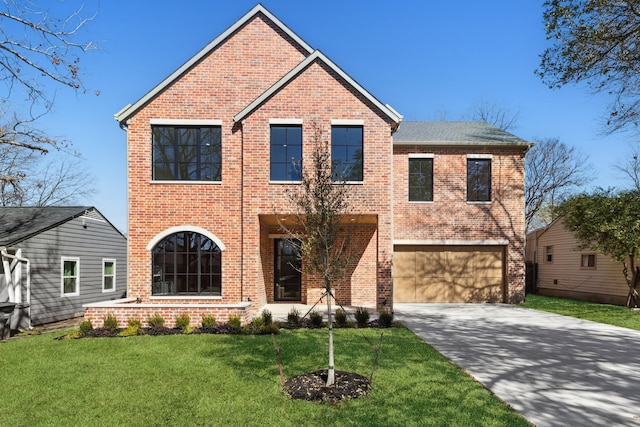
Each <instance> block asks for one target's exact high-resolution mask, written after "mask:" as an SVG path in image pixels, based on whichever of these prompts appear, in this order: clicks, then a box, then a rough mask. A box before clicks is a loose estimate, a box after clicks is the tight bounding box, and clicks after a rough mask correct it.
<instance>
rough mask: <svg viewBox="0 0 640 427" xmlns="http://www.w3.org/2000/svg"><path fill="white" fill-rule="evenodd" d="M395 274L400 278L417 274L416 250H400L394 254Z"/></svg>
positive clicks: (412, 276)
mask: <svg viewBox="0 0 640 427" xmlns="http://www.w3.org/2000/svg"><path fill="white" fill-rule="evenodd" d="M393 275H394V277H399V278H414V277H415V276H416V252H415V251H411V252H408V251H398V252H395V253H394V255H393Z"/></svg>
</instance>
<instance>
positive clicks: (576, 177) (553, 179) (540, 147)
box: [525, 138, 592, 231]
mask: <svg viewBox="0 0 640 427" xmlns="http://www.w3.org/2000/svg"><path fill="white" fill-rule="evenodd" d="M587 159H588V158H587V156H585V155H584V154H582V153H580V152H579V151H578V150H577V149H576V148H575V147H570V146H568V145H566V144H564V143H562V142H560V141H559V140H558V139H557V138H548V139H544V140H541V141H539V142H537V143H536V145H534V146H533V147H532V148H531V149H530V150H529V152H528V153H527V157H526V160H525V171H526V173H525V224H526V228H527V231H530V230H532V229H533V228H532V227H533V226H535V227H536V228H537V227H538V226H544V225H547V224H549V223H550V222H551V221H552V220H553V219H554V218H553V217H552V216H550V215H549V214H550V213H551V212H553V207H554V206H555V205H557V204H558V203H559V202H561V201H562V200H564V198H565V197H566V196H567V195H568V194H570V193H571V191H574V190H577V189H578V188H579V187H580V186H582V185H584V184H586V183H587V182H589V181H590V180H591V179H592V176H591V174H590V172H589V166H588V164H587Z"/></svg>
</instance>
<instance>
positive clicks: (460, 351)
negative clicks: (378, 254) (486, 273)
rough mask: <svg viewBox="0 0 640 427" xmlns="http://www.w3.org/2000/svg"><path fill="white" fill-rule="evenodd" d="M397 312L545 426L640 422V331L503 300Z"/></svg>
mask: <svg viewBox="0 0 640 427" xmlns="http://www.w3.org/2000/svg"><path fill="white" fill-rule="evenodd" d="M394 311H395V319H396V320H399V321H401V322H402V323H403V324H404V325H406V326H407V327H408V328H410V329H411V330H412V331H414V332H415V333H416V334H417V335H418V336H419V337H421V338H422V339H424V340H425V341H426V342H427V343H429V344H430V345H432V346H433V347H435V348H436V349H437V350H438V351H439V352H440V353H442V354H443V355H444V356H446V357H447V358H449V359H450V360H451V361H453V362H454V363H455V364H456V365H458V366H459V367H461V368H462V369H464V370H466V371H467V372H468V373H469V374H470V375H472V376H473V377H474V378H476V379H477V380H478V381H479V382H481V383H482V384H484V385H485V386H486V387H487V388H489V389H490V390H491V391H492V392H493V393H495V394H496V395H497V396H498V397H499V398H501V399H502V400H504V401H505V402H507V403H508V404H509V405H511V406H512V407H513V408H514V409H515V410H516V411H518V412H520V413H521V414H522V415H523V416H524V417H526V418H527V419H528V420H529V421H531V422H532V423H533V424H535V425H536V426H538V427H547V426H562V427H566V426H639V425H640V332H638V331H632V330H630V329H625V328H618V327H615V326H609V325H604V324H600V323H594V322H589V321H585V320H579V319H574V318H571V317H566V316H559V315H555V314H550V313H545V312H541V311H537V310H530V309H525V308H520V307H515V306H510V305H502V304H394Z"/></svg>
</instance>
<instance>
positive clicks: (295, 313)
mask: <svg viewBox="0 0 640 427" xmlns="http://www.w3.org/2000/svg"><path fill="white" fill-rule="evenodd" d="M287 322H289V323H290V324H292V325H297V324H298V323H300V310H298V309H297V308H295V307H291V310H289V313H287Z"/></svg>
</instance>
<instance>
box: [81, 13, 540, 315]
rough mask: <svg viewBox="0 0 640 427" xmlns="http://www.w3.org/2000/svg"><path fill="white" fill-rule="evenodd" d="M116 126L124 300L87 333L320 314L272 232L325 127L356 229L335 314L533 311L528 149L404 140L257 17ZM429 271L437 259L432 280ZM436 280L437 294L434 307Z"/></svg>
mask: <svg viewBox="0 0 640 427" xmlns="http://www.w3.org/2000/svg"><path fill="white" fill-rule="evenodd" d="M115 117H116V120H117V121H118V122H119V123H120V126H121V127H122V128H123V129H124V130H126V132H127V158H128V196H129V199H128V203H129V206H128V211H129V233H128V243H129V249H128V260H129V282H128V298H127V299H125V300H122V301H120V302H119V303H117V304H111V305H101V306H96V305H91V306H87V307H86V309H85V316H86V317H88V318H91V319H92V320H98V319H101V318H102V317H104V316H105V315H106V314H107V313H111V314H115V315H117V316H118V317H119V318H121V319H122V321H125V320H126V319H127V318H131V317H139V318H141V319H143V320H145V319H146V318H147V317H148V316H149V315H150V314H153V313H160V314H161V315H163V317H164V318H165V320H166V321H167V324H169V325H171V324H172V322H173V320H174V319H175V317H176V316H177V315H179V314H180V313H182V312H188V313H189V314H190V316H191V318H192V320H193V321H194V322H197V321H199V319H200V317H201V316H202V314H205V313H207V314H214V315H215V316H216V317H217V318H218V319H219V320H222V321H224V320H226V319H227V318H228V316H230V315H234V314H238V315H240V316H241V317H242V318H243V319H244V320H245V321H247V320H249V319H250V318H251V316H253V315H255V314H257V313H258V312H259V311H260V310H261V308H262V307H264V306H265V305H266V304H273V303H291V302H296V303H302V304H306V303H309V304H312V303H314V302H315V301H316V300H317V298H318V297H319V296H320V295H321V291H322V289H321V287H318V286H317V285H315V283H316V282H317V281H314V280H313V279H312V278H309V277H306V275H304V274H301V273H299V272H298V270H297V269H296V268H293V267H295V265H296V264H298V265H300V264H302V265H304V260H300V259H299V257H297V256H296V254H295V253H294V251H292V248H291V245H290V244H289V243H288V242H287V241H286V240H285V239H283V235H282V231H281V229H280V227H279V222H278V221H282V220H283V218H284V220H285V221H286V218H287V215H290V214H291V213H292V212H291V206H290V202H289V201H288V199H287V198H286V195H285V192H286V190H287V188H290V187H291V186H295V185H298V184H299V179H300V178H299V175H298V174H297V173H298V171H296V170H295V167H293V164H294V162H295V161H301V160H302V158H303V157H304V153H308V152H309V150H310V149H311V147H312V146H313V143H314V130H315V129H316V128H317V129H319V130H320V131H321V132H322V134H323V136H324V137H325V138H327V139H328V140H329V141H330V144H331V156H332V160H334V159H337V160H339V161H340V164H341V165H343V166H342V172H344V173H346V174H347V176H346V178H345V179H346V180H347V181H348V184H347V185H348V186H349V194H350V196H349V197H350V201H349V203H350V207H351V211H352V213H353V216H352V217H351V218H345V223H346V224H348V223H349V222H348V221H349V220H350V219H354V218H357V221H355V224H354V225H352V227H353V229H352V235H353V236H354V237H353V238H352V239H351V245H352V248H353V251H354V252H355V253H356V254H357V255H356V257H355V261H354V263H353V265H352V266H350V270H349V275H348V278H347V279H345V281H344V283H341V284H340V286H339V287H338V289H337V292H336V299H337V300H338V302H339V303H341V304H343V305H347V306H364V307H369V308H371V309H377V308H380V307H382V306H387V307H389V306H391V305H392V303H393V302H394V301H395V302H403V301H430V300H432V301H439V300H443V299H446V300H451V301H458V300H463V301H504V302H517V301H520V300H521V299H522V298H523V295H524V262H523V247H522V245H523V241H524V204H523V159H524V153H525V152H526V150H527V148H528V147H529V144H528V143H526V142H525V141H523V140H521V139H519V138H517V137H515V136H513V135H510V134H508V133H505V132H502V131H500V130H498V129H496V128H493V127H491V126H488V125H486V124H482V123H476V122H472V123H457V124H451V123H445V122H442V123H419V122H416V123H410V122H408V123H402V116H401V115H400V114H398V113H397V112H396V111H395V110H394V109H393V108H391V107H390V106H388V105H385V104H383V103H381V102H380V101H378V100H377V99H376V98H375V97H374V96H373V95H372V94H370V93H369V92H367V91H366V90H365V89H364V88H363V87H361V86H360V85H359V84H358V83H357V82H356V81H355V80H354V79H352V78H351V77H350V76H349V75H348V74H347V73H345V72H344V71H343V70H342V69H341V68H339V67H338V66H337V65H336V64H334V63H333V62H332V61H331V60H330V59H329V58H327V57H326V56H325V55H324V54H322V53H321V52H320V51H318V50H314V49H313V48H311V47H310V46H309V45H308V44H307V43H305V42H304V41H303V40H302V39H301V38H300V37H299V36H297V35H296V34H295V33H294V32H293V31H291V30H290V29H289V28H288V27H286V26H285V25H284V24H283V23H282V22H281V21H280V20H278V19H277V18H276V17H275V16H273V15H272V14H271V13H270V12H269V11H268V10H266V9H265V8H264V7H263V6H261V5H257V6H256V7H254V8H253V9H252V10H251V11H249V12H248V13H247V14H245V15H244V16H243V17H242V18H241V19H240V20H239V21H237V22H236V23H235V24H233V25H232V26H231V27H230V28H228V29H227V30H226V31H225V32H223V33H222V34H221V35H220V36H218V37H217V38H216V39H214V40H213V41H212V42H211V43H210V44H209V45H207V46H206V47H205V48H204V49H202V50H201V51H200V52H198V53H197V54H196V55H195V56H194V57H192V58H191V59H190V60H189V61H187V62H186V63H185V64H184V65H182V66H181V67H180V68H179V69H177V70H176V71H175V72H174V73H173V74H172V75H170V76H169V77H167V78H166V79H165V80H164V81H162V82H161V83H160V84H159V85H157V86H156V87H155V88H153V89H152V90H151V91H150V92H148V93H147V94H146V95H145V96H143V97H142V98H141V99H139V100H138V101H136V102H135V103H134V104H131V105H128V106H126V107H125V108H124V109H122V110H121V111H120V112H118V113H117V114H116V116H115ZM467 182H470V183H471V184H469V186H467ZM468 188H469V189H470V190H469V191H467V189H468ZM467 193H469V194H467ZM471 193H473V194H472V195H471ZM394 252H395V255H394ZM427 259H429V260H438V265H437V266H435V265H434V266H432V267H433V268H430V270H432V271H428V272H427V271H426V270H424V267H425V264H424V261H425V260H427ZM394 260H395V263H396V265H395V266H394V268H392V263H393V262H394ZM398 262H399V263H400V264H399V265H398ZM462 264H465V265H466V264H468V266H466V267H465V266H464V265H462ZM461 265H462V267H461V268H460V266H461ZM436 267H437V268H436ZM392 270H393V271H392ZM458 270H460V271H458ZM476 273H477V274H480V275H481V276H482V278H483V280H481V282H482V283H481V284H480V285H477V284H473V283H471V280H470V275H474V274H476ZM429 275H431V276H433V275H437V276H438V277H439V278H438V284H437V286H436V287H435V288H433V287H431V289H430V290H427V291H425V287H426V288H429V286H428V284H427V278H428V277H429ZM457 277H463V278H464V280H463V281H462V282H460V283H457V282H456V280H457ZM447 284H448V285H450V286H449V287H450V288H456V289H457V288H460V287H462V290H456V292H454V293H451V292H450V291H451V289H445V288H443V286H445V287H446V286H447ZM465 289H471V293H470V292H468V291H465ZM485 291H486V292H485ZM434 292H435V294H437V295H435V294H434ZM483 292H484V293H483ZM432 294H434V295H435V296H434V295H432Z"/></svg>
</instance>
